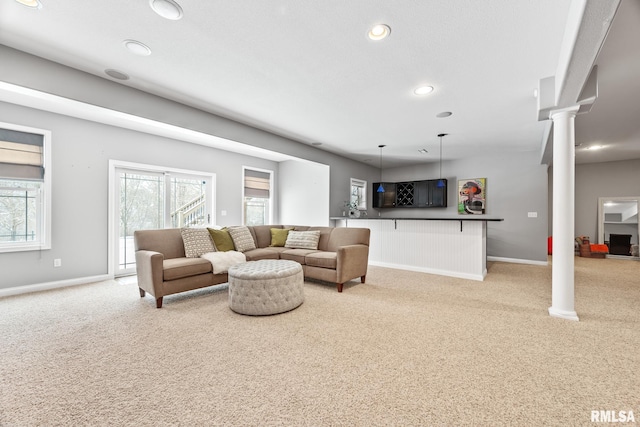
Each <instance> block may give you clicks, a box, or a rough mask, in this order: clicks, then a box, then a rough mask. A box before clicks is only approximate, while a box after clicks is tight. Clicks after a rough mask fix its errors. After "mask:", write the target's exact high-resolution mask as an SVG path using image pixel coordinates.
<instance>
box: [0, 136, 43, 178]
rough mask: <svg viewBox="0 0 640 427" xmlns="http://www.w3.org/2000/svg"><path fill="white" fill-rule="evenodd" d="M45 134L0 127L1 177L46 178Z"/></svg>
mask: <svg viewBox="0 0 640 427" xmlns="http://www.w3.org/2000/svg"><path fill="white" fill-rule="evenodd" d="M43 147H44V136H43V135H39V134H35V133H28V132H20V131H15V130H10V129H0V178H4V179H33V180H40V181H42V180H43V179H44V154H43V151H44V150H43Z"/></svg>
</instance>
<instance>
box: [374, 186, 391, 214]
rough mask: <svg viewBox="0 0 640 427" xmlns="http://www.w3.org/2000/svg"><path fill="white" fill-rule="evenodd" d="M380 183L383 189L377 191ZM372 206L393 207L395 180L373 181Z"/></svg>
mask: <svg viewBox="0 0 640 427" xmlns="http://www.w3.org/2000/svg"><path fill="white" fill-rule="evenodd" d="M380 184H382V187H383V189H384V191H382V192H378V188H380ZM372 194H373V207H374V208H394V207H395V206H396V183H395V182H382V183H380V182H374V183H373V192H372Z"/></svg>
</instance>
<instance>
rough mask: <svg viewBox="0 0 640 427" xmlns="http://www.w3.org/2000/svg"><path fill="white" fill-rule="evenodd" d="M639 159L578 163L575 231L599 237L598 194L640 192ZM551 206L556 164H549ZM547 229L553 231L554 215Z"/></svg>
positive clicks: (634, 193) (593, 240) (614, 194)
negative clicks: (551, 165)
mask: <svg viewBox="0 0 640 427" xmlns="http://www.w3.org/2000/svg"><path fill="white" fill-rule="evenodd" d="M638 183H640V159H635V160H624V161H620V162H602V163H584V164H578V165H576V185H575V192H576V205H575V235H576V236H589V237H590V238H591V241H592V242H594V243H595V242H597V239H598V197H633V196H640V187H639V186H638ZM548 193H549V199H548V200H549V209H551V205H552V202H551V201H552V200H553V167H551V168H549V191H548ZM549 218H550V220H549V229H548V233H549V235H551V232H552V226H553V224H552V222H551V219H552V216H550V217H549Z"/></svg>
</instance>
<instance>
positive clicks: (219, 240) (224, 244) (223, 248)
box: [208, 228, 235, 252]
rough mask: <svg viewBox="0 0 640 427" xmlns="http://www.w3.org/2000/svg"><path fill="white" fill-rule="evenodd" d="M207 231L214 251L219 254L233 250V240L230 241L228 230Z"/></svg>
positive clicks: (210, 229)
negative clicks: (214, 247) (214, 248)
mask: <svg viewBox="0 0 640 427" xmlns="http://www.w3.org/2000/svg"><path fill="white" fill-rule="evenodd" d="M208 230H209V234H210V235H211V238H212V239H213V243H214V244H215V245H216V250H218V251H220V252H227V251H232V250H234V249H235V248H234V247H233V240H232V239H231V235H230V234H229V230H227V229H226V228H223V229H222V230H214V229H213V228H209V229H208Z"/></svg>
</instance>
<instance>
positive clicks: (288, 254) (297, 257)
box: [280, 249, 317, 265]
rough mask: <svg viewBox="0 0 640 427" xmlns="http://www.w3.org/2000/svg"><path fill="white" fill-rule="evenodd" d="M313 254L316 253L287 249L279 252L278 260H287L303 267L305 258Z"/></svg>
mask: <svg viewBox="0 0 640 427" xmlns="http://www.w3.org/2000/svg"><path fill="white" fill-rule="evenodd" d="M314 252H317V251H316V250H313V249H287V250H286V251H282V252H280V259H289V260H291V261H295V262H297V263H299V264H302V265H304V264H305V257H306V256H307V255H309V254H312V253H314Z"/></svg>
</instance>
